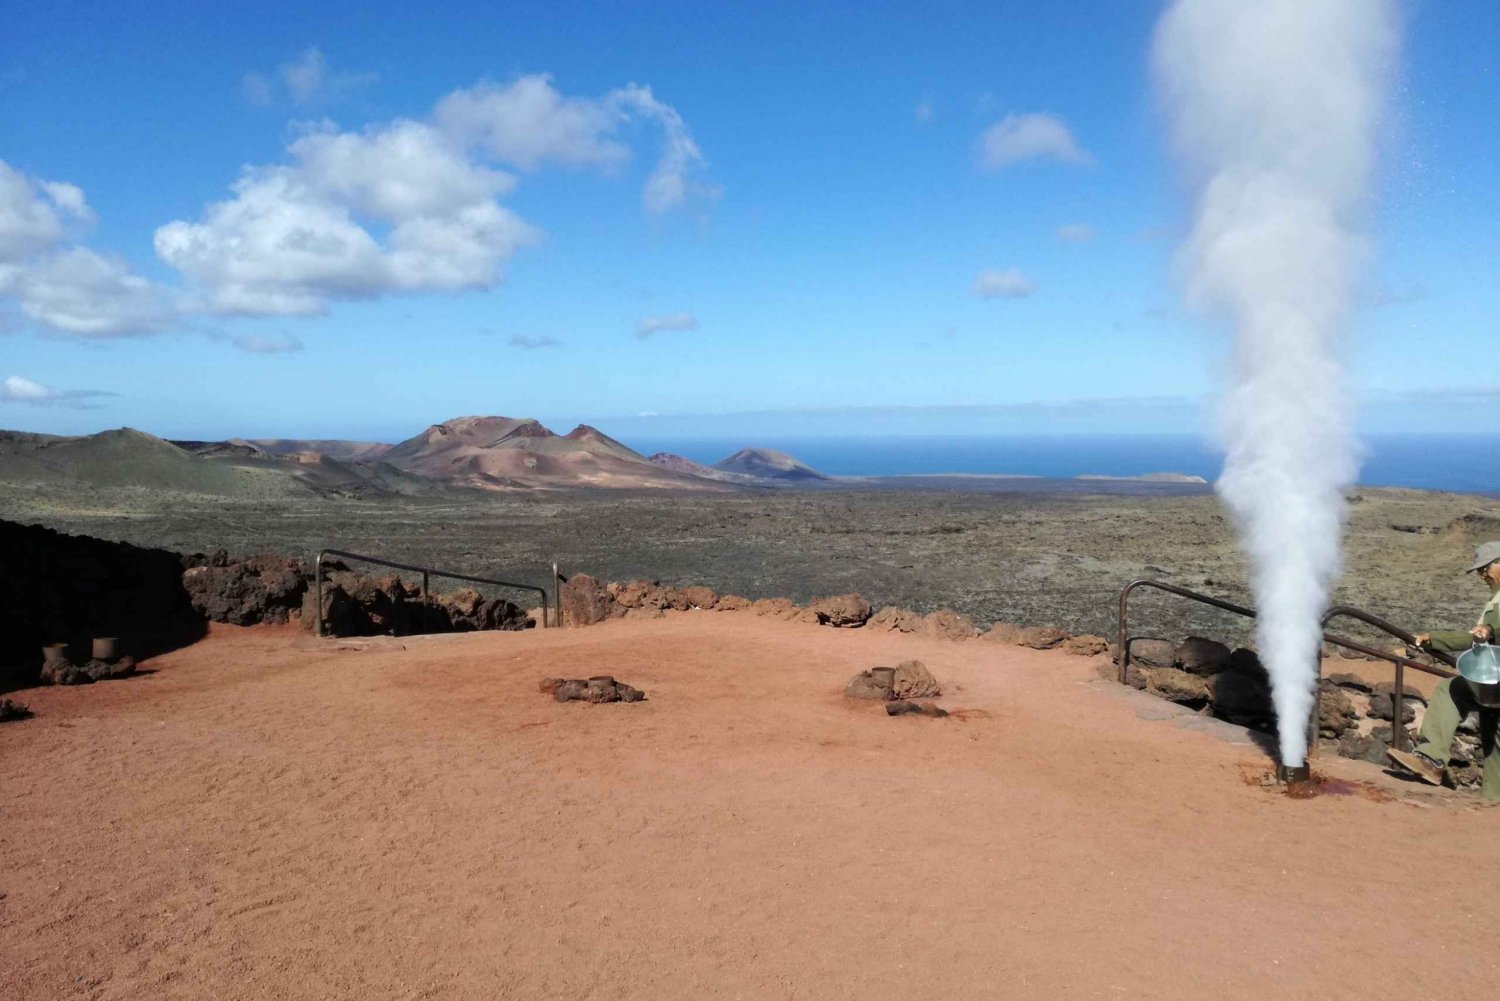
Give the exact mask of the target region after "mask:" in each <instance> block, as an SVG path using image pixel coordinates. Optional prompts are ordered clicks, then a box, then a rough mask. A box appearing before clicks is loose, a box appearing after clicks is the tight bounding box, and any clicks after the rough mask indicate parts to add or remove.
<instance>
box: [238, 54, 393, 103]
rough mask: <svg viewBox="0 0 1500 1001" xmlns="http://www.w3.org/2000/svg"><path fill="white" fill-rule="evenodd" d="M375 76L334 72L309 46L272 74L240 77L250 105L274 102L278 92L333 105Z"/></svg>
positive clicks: (296, 99)
mask: <svg viewBox="0 0 1500 1001" xmlns="http://www.w3.org/2000/svg"><path fill="white" fill-rule="evenodd" d="M376 79H377V77H376V75H375V74H374V73H336V72H334V71H333V70H331V69H330V68H329V66H328V60H327V59H325V58H324V56H323V53H322V52H321V51H319V50H318V48H317V47H316V46H311V47H309V48H307V49H306V50H304V51H303V52H302V54H301V55H299V56H298V57H297V58H296V59H294V60H292V61H290V62H285V63H282V64H281V65H280V66H278V67H277V68H276V71H275V72H274V73H260V72H252V73H246V74H245V75H244V77H243V78H241V80H240V93H241V94H243V95H244V98H245V100H247V101H249V102H250V103H251V104H256V105H261V106H266V105H270V104H274V103H275V102H276V99H277V97H278V95H280V94H285V95H286V97H287V99H288V100H290V101H291V102H292V103H293V104H297V105H302V106H307V105H313V104H332V103H334V102H336V101H339V100H341V99H343V98H345V97H347V96H348V95H349V94H351V93H352V92H354V91H355V90H358V89H359V88H360V87H364V86H367V85H368V84H371V83H374V82H375V80H376Z"/></svg>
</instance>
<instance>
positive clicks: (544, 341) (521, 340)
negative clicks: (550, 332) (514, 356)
mask: <svg viewBox="0 0 1500 1001" xmlns="http://www.w3.org/2000/svg"><path fill="white" fill-rule="evenodd" d="M509 343H510V346H511V347H513V348H525V349H526V350H528V351H535V350H536V349H537V348H556V347H561V346H562V341H559V340H558V339H557V338H555V337H548V336H545V335H544V336H542V337H529V336H527V335H526V334H515V335H513V336H512V337H511V339H510V341H509Z"/></svg>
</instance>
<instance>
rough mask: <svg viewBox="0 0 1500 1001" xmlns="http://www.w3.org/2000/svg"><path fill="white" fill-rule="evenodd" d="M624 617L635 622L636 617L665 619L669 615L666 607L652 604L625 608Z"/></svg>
mask: <svg viewBox="0 0 1500 1001" xmlns="http://www.w3.org/2000/svg"><path fill="white" fill-rule="evenodd" d="M624 613H625V614H624V618H625V619H626V620H627V621H630V622H634V621H635V620H636V619H664V618H666V617H667V612H666V609H664V608H656V607H653V606H651V605H640V606H638V607H636V608H627V609H624Z"/></svg>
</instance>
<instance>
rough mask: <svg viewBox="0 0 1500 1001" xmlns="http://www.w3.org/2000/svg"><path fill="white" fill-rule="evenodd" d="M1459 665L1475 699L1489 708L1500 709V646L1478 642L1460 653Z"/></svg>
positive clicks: (1461, 673)
mask: <svg viewBox="0 0 1500 1001" xmlns="http://www.w3.org/2000/svg"><path fill="white" fill-rule="evenodd" d="M1457 666H1458V673H1459V674H1460V675H1461V676H1462V677H1463V679H1464V680H1465V681H1467V682H1468V683H1469V691H1471V692H1473V693H1474V701H1475V702H1478V703H1479V704H1480V705H1482V706H1484V707H1486V708H1488V709H1500V646H1495V645H1494V644H1491V643H1476V644H1474V646H1473V647H1471V648H1470V649H1468V650H1465V651H1464V652H1463V653H1461V654H1459V655H1458V665H1457Z"/></svg>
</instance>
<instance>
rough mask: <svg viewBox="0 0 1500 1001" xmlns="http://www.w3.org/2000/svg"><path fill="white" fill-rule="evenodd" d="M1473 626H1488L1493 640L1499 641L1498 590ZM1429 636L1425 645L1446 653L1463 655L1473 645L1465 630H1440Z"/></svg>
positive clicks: (1499, 594) (1472, 638) (1499, 602)
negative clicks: (1493, 637) (1492, 634)
mask: <svg viewBox="0 0 1500 1001" xmlns="http://www.w3.org/2000/svg"><path fill="white" fill-rule="evenodd" d="M1475 625H1484V626H1489V627H1490V629H1491V630H1493V632H1494V636H1495V640H1500V588H1497V589H1496V590H1495V593H1494V595H1493V596H1492V597H1491V598H1490V603H1489V604H1488V605H1485V606H1484V611H1483V612H1482V613H1481V614H1480V616H1479V621H1478V622H1476V623H1475ZM1429 635H1430V636H1431V637H1432V639H1431V641H1430V642H1429V643H1428V644H1427V645H1428V646H1429V647H1431V648H1432V649H1434V650H1443V651H1446V652H1447V653H1463V652H1464V651H1465V650H1467V649H1469V647H1471V646H1473V645H1474V637H1473V636H1470V635H1469V631H1468V630H1467V629H1440V630H1438V631H1436V632H1433V633H1430V634H1429ZM1495 640H1492V641H1491V642H1494V641H1495Z"/></svg>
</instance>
